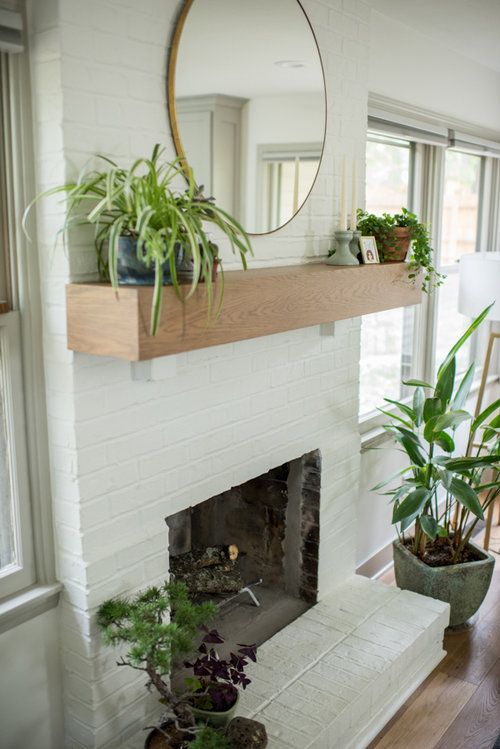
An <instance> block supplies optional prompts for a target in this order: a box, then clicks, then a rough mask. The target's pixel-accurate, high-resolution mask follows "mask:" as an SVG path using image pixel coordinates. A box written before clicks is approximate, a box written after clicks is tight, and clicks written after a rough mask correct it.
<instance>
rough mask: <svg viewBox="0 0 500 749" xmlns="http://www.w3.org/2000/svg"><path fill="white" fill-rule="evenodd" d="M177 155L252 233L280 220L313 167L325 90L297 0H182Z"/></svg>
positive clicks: (173, 102) (175, 66) (171, 80)
mask: <svg viewBox="0 0 500 749" xmlns="http://www.w3.org/2000/svg"><path fill="white" fill-rule="evenodd" d="M168 104H169V114H170V124H171V127H172V133H173V137H174V141H175V146H176V149H177V153H178V155H179V156H182V157H183V158H185V160H186V162H187V163H188V164H189V166H190V167H192V169H193V172H194V176H195V179H196V180H197V182H198V184H202V185H203V186H204V193H205V195H207V196H209V195H210V196H214V197H215V199H216V200H217V204H218V205H219V206H220V207H221V208H223V209H225V210H227V211H228V212H229V213H230V214H232V215H233V216H234V217H235V218H236V219H238V220H239V221H240V223H241V224H242V225H243V226H244V228H245V229H246V230H247V231H248V232H249V233H252V234H265V233H267V232H271V231H274V230H275V229H278V228H279V227H281V226H283V225H284V224H286V223H287V222H288V221H289V220H290V219H291V218H292V217H293V216H294V215H295V214H296V213H297V211H298V210H299V209H300V207H301V206H302V204H303V203H304V201H305V200H306V198H307V196H308V194H309V192H310V191H311V188H312V186H313V184H314V180H315V179H316V175H317V173H318V169H319V165H320V161H321V156H322V153H323V145H324V139H325V126H326V94H325V83H324V76H323V68H322V64H321V58H320V54H319V50H318V45H317V43H316V39H315V37H314V34H313V32H312V29H311V26H310V24H309V21H308V19H307V16H306V14H305V12H304V10H303V8H302V6H301V5H300V3H299V2H298V0H187V2H186V4H185V6H184V8H183V10H182V13H181V16H180V18H179V21H178V23H177V26H176V29H175V34H174V39H173V43H172V48H171V52H170V59H169V69H168Z"/></svg>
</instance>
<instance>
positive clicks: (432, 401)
mask: <svg viewBox="0 0 500 749" xmlns="http://www.w3.org/2000/svg"><path fill="white" fill-rule="evenodd" d="M444 409H445V404H444V403H443V401H442V400H441V398H426V399H425V403H424V421H425V422H428V421H429V419H432V418H433V417H434V416H440V415H441V414H442V413H443V411H444Z"/></svg>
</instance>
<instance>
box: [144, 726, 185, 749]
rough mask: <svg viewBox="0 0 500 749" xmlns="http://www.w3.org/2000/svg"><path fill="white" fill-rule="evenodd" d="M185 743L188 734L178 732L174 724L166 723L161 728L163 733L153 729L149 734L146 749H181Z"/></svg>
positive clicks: (145, 743)
mask: <svg viewBox="0 0 500 749" xmlns="http://www.w3.org/2000/svg"><path fill="white" fill-rule="evenodd" d="M165 734H166V735H165ZM185 743H186V734H184V733H182V732H181V731H178V730H177V729H176V727H175V726H174V725H173V723H170V724H168V723H164V724H163V725H162V726H161V731H160V730H158V728H153V730H152V731H150V733H148V735H147V737H146V741H145V742H144V749H181V747H183V746H184V744H185Z"/></svg>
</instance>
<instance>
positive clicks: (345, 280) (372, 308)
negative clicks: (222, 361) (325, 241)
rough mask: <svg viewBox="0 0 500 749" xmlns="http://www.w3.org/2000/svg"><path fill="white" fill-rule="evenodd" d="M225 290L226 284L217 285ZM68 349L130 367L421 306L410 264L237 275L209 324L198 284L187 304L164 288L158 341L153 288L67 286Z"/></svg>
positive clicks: (280, 269)
mask: <svg viewBox="0 0 500 749" xmlns="http://www.w3.org/2000/svg"><path fill="white" fill-rule="evenodd" d="M219 283H220V282H219ZM66 292H67V315H68V348H70V349H72V350H73V351H80V352H84V353H87V354H98V355H101V356H112V357H117V358H120V359H126V360H128V361H139V360H143V359H153V358H155V357H157V356H166V355H168V354H177V353H180V352H182V351H190V350H192V349H198V348H206V347H207V346H216V345H219V344H223V343H231V342H234V341H241V340H244V339H247V338H257V337H259V336H264V335H271V334H273V333H280V332H283V331H286V330H294V329H296V328H306V327H308V326H311V325H319V324H320V323H326V322H332V321H334V320H343V319H345V318H349V317H357V316H358V315H366V314H369V313H370V312H379V311H381V310H385V309H392V308H394V307H405V306H409V305H413V304H418V303H419V302H420V301H421V291H420V290H419V285H418V284H417V285H413V284H412V283H410V282H409V281H408V278H407V266H406V265H405V264H404V263H385V264H381V265H359V266H328V265H324V264H319V263H311V264H307V265H294V266H285V267H272V268H259V269H253V270H248V271H246V272H245V271H231V272H226V274H225V291H224V303H223V305H222V310H221V313H220V315H219V317H218V318H217V319H212V320H208V319H207V310H206V301H205V291H204V288H203V285H202V284H200V286H199V287H198V289H197V291H196V293H195V294H194V296H193V297H192V298H191V299H189V300H188V302H186V303H185V304H183V303H182V302H181V301H180V300H179V299H178V298H177V297H176V295H175V292H174V290H173V288H172V287H165V288H164V297H163V310H162V317H161V322H160V326H159V329H158V333H157V335H156V336H155V337H151V336H150V335H149V318H150V308H151V297H152V292H153V290H152V288H151V287H146V286H142V287H141V286H133V287H132V286H123V287H120V291H119V293H118V295H116V294H115V292H114V291H113V289H112V288H111V286H110V285H109V284H105V283H81V284H69V285H68V286H67V289H66Z"/></svg>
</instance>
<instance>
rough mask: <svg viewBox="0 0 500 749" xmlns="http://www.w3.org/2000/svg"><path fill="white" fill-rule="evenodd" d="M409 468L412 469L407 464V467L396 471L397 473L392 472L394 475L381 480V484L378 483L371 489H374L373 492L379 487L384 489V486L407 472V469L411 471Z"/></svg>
mask: <svg viewBox="0 0 500 749" xmlns="http://www.w3.org/2000/svg"><path fill="white" fill-rule="evenodd" d="M409 470H410V468H409V467H408V466H407V467H406V468H403V469H402V470H401V471H396V473H393V474H392V476H389V478H388V479H384V480H383V481H381V482H380V483H379V484H377V485H376V486H373V487H372V488H371V489H370V491H372V492H376V491H378V490H379V489H382V488H383V487H384V486H387V484H390V483H391V481H394V479H396V478H398V476H402V475H403V473H406V471H409Z"/></svg>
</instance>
